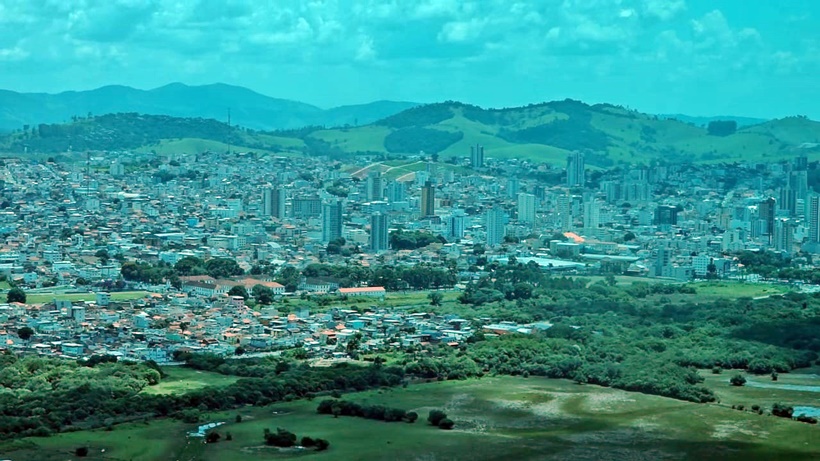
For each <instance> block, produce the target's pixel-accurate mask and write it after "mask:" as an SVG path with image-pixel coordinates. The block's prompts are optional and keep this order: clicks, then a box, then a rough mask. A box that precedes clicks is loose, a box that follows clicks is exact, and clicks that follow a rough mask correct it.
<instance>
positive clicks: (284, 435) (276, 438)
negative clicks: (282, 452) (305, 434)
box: [265, 427, 296, 448]
mask: <svg viewBox="0 0 820 461" xmlns="http://www.w3.org/2000/svg"><path fill="white" fill-rule="evenodd" d="M265 443H266V444H267V445H272V446H274V447H282V448H285V447H292V446H294V445H296V434H294V433H293V432H290V431H289V430H287V429H282V428H281V427H278V428H276V432H271V431H270V430H268V429H265Z"/></svg>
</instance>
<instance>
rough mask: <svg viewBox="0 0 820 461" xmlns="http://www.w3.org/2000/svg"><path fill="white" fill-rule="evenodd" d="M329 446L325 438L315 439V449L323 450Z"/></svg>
mask: <svg viewBox="0 0 820 461" xmlns="http://www.w3.org/2000/svg"><path fill="white" fill-rule="evenodd" d="M328 448H330V442H328V441H327V440H325V439H316V451H325V450H327V449H328Z"/></svg>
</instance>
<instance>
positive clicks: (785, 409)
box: [772, 403, 794, 418]
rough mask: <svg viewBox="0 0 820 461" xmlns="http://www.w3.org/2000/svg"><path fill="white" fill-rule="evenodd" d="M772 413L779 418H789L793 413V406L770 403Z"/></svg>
mask: <svg viewBox="0 0 820 461" xmlns="http://www.w3.org/2000/svg"><path fill="white" fill-rule="evenodd" d="M772 414H773V415H774V416H779V417H781V418H791V417H792V415H793V414H794V408H792V407H791V406H789V405H784V404H782V403H775V404H774V405H772Z"/></svg>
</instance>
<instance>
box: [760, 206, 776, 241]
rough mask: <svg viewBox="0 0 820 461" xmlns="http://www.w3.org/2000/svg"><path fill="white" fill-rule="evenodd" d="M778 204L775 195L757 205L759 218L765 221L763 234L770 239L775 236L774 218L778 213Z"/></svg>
mask: <svg viewBox="0 0 820 461" xmlns="http://www.w3.org/2000/svg"><path fill="white" fill-rule="evenodd" d="M776 205H777V203H776V201H775V199H774V197H769V198H767V199H765V200H763V201H762V202H760V204H758V205H757V215H758V219H760V220H761V221H763V229H762V230H763V235H765V236H767V237H768V240H769V241H771V239H772V237H773V236H774V218H775V215H777V210H776V209H775V206H776Z"/></svg>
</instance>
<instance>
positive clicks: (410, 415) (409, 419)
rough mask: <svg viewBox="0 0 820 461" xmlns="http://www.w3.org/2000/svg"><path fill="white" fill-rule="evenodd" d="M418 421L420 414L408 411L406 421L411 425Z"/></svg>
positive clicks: (405, 416)
mask: <svg viewBox="0 0 820 461" xmlns="http://www.w3.org/2000/svg"><path fill="white" fill-rule="evenodd" d="M417 419H419V414H418V413H416V412H415V411H408V412H407V413H405V415H404V420H405V421H407V422H408V423H411V424H412V423H415V422H416V420H417Z"/></svg>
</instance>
